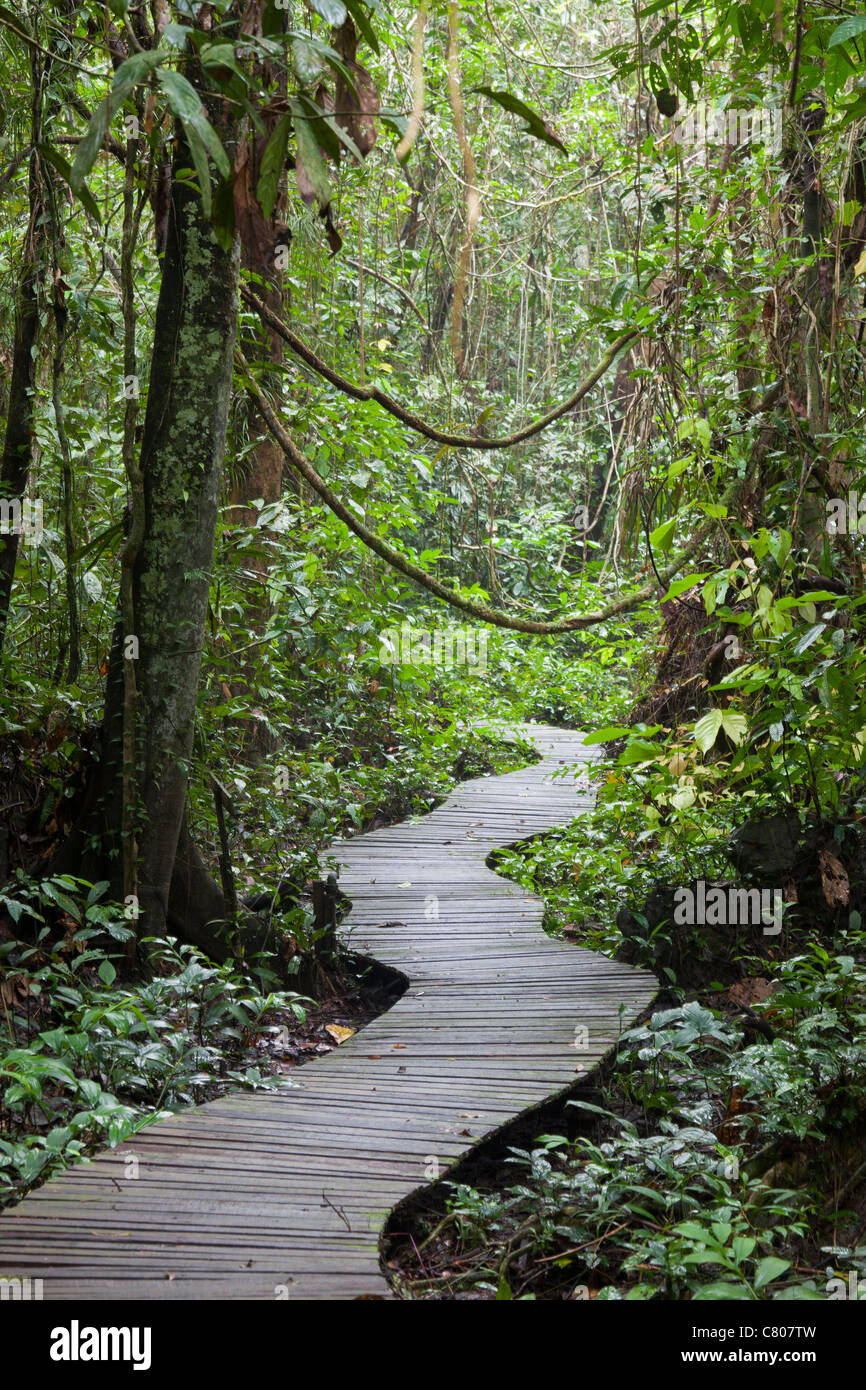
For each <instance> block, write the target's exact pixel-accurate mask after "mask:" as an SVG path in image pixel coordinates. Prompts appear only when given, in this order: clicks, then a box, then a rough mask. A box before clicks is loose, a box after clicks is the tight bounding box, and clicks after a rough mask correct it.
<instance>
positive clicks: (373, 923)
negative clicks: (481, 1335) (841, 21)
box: [0, 725, 658, 1300]
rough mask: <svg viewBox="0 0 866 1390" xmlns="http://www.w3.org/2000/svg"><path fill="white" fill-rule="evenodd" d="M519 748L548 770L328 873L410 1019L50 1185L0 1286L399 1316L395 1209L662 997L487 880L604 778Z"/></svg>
mask: <svg viewBox="0 0 866 1390" xmlns="http://www.w3.org/2000/svg"><path fill="white" fill-rule="evenodd" d="M519 727H520V729H521V731H522V732H523V733H525V734H528V735H529V736H530V737H531V738H532V739H533V740H534V741H535V743H536V744H537V746H538V748H539V750H540V751H541V753H542V755H543V760H542V761H541V762H540V763H537V764H536V765H535V766H533V767H530V768H525V769H523V770H522V771H520V772H513V773H509V774H507V775H506V776H502V777H496V778H478V779H476V780H475V781H471V782H464V783H463V784H462V785H461V786H459V787H458V788H457V789H456V790H455V791H454V792H453V793H452V795H451V796H450V797H449V798H448V800H447V801H446V802H445V803H444V804H443V805H442V806H441V807H439V808H438V809H437V810H436V811H433V812H432V813H431V814H430V815H428V816H425V817H423V819H421V820H419V821H418V822H416V823H414V824H409V823H406V824H401V825H396V826H391V827H389V828H387V829H383V830H377V831H374V832H372V833H371V834H369V835H362V836H359V837H357V838H355V839H352V840H348V841H344V842H341V843H339V844H338V845H337V846H336V847H335V848H334V850H333V851H332V852H333V853H336V854H337V856H338V857H339V859H340V861H341V864H342V865H343V867H342V869H341V875H340V886H341V888H342V889H343V891H344V892H345V893H347V894H348V896H349V897H350V898H351V899H352V903H353V906H352V910H351V912H350V914H349V916H348V917H347V918H346V919H345V921H344V923H343V926H342V936H343V938H344V939H346V940H347V941H348V944H349V945H350V946H351V948H352V949H353V950H357V951H360V952H363V953H366V954H369V955H371V956H375V957H376V959H377V960H380V961H382V962H383V963H385V964H386V965H389V966H392V967H394V968H396V969H397V970H400V971H402V973H403V974H404V975H406V976H407V977H408V980H409V988H408V989H407V992H406V993H405V994H404V996H403V997H402V998H401V999H400V1000H399V1002H398V1003H397V1004H396V1005H395V1006H394V1007H393V1008H391V1009H390V1010H389V1011H388V1012H387V1013H386V1014H384V1015H382V1016H381V1017H380V1018H378V1019H376V1020H375V1021H374V1022H373V1023H372V1024H370V1025H369V1026H368V1027H367V1028H365V1029H363V1031H362V1032H360V1033H358V1034H357V1035H356V1036H355V1037H353V1038H351V1039H350V1040H349V1041H348V1042H346V1043H344V1044H343V1045H342V1046H341V1047H339V1048H337V1049H335V1051H333V1052H332V1053H330V1054H328V1055H327V1056H326V1057H324V1058H322V1059H321V1060H320V1061H317V1062H314V1063H312V1064H311V1065H310V1066H308V1067H305V1068H304V1069H303V1071H302V1072H301V1073H299V1078H300V1079H299V1081H298V1082H297V1083H296V1085H295V1087H293V1088H291V1089H283V1090H280V1091H279V1092H266V1093H260V1094H247V1093H240V1094H237V1095H234V1096H230V1097H228V1098H227V1099H223V1100H217V1101H212V1102H210V1103H209V1104H206V1105H202V1106H199V1107H198V1108H196V1109H195V1110H191V1111H188V1112H186V1113H184V1114H182V1115H178V1116H176V1117H173V1118H171V1119H169V1120H163V1121H160V1122H158V1123H156V1124H154V1125H152V1126H149V1127H148V1128H147V1129H145V1130H144V1131H142V1133H141V1134H139V1135H136V1136H135V1137H134V1139H131V1140H129V1141H127V1142H126V1143H125V1144H122V1145H121V1146H120V1148H119V1149H117V1150H115V1151H113V1152H106V1153H103V1154H102V1155H100V1156H99V1157H98V1158H97V1159H95V1160H94V1161H93V1162H92V1163H88V1164H82V1165H79V1166H78V1167H76V1168H73V1169H71V1170H69V1171H68V1172H65V1173H62V1174H60V1175H59V1176H57V1177H55V1178H53V1179H52V1180H51V1181H50V1182H48V1183H46V1184H45V1186H44V1187H42V1188H40V1189H38V1190H37V1191H36V1192H34V1193H32V1194H31V1195H30V1196H29V1197H27V1198H26V1199H25V1200H24V1201H23V1202H21V1203H20V1204H19V1205H18V1206H17V1207H14V1208H12V1210H10V1211H8V1212H7V1213H6V1214H5V1215H3V1216H2V1217H0V1276H7V1277H8V1276H10V1275H12V1276H16V1275H17V1276H19V1277H30V1278H41V1279H42V1280H43V1293H44V1297H45V1298H74V1299H76V1300H77V1299H81V1298H111V1299H139V1298H159V1299H197V1298H253V1299H273V1298H290V1299H291V1298H357V1297H359V1296H367V1297H370V1296H372V1297H376V1296H380V1297H384V1298H387V1297H389V1296H390V1290H389V1285H388V1283H387V1280H386V1279H385V1278H384V1277H383V1275H382V1273H381V1271H380V1268H379V1249H378V1243H379V1232H380V1229H381V1227H382V1225H383V1224H384V1222H385V1219H386V1218H387V1215H388V1212H389V1211H390V1210H391V1209H392V1208H393V1207H394V1205H395V1204H396V1203H397V1202H398V1201H399V1200H401V1199H402V1198H404V1197H406V1196H407V1195H408V1194H409V1193H410V1192H412V1191H413V1190H414V1189H415V1188H418V1187H421V1186H424V1185H426V1184H427V1183H428V1182H429V1181H430V1180H431V1179H433V1178H435V1177H436V1176H437V1175H440V1176H441V1175H442V1174H443V1173H444V1172H445V1171H446V1170H447V1168H448V1167H449V1165H450V1164H452V1163H454V1162H455V1161H456V1160H457V1159H458V1158H461V1157H462V1156H463V1155H464V1154H465V1153H466V1151H467V1150H468V1149H470V1148H471V1147H472V1146H473V1144H476V1143H477V1142H478V1141H479V1140H480V1139H482V1138H484V1137H486V1136H488V1135H490V1134H491V1133H492V1132H493V1131H494V1130H496V1129H498V1128H500V1127H501V1126H502V1125H505V1124H507V1123H508V1122H509V1121H510V1120H513V1119H514V1118H515V1116H517V1115H519V1114H520V1113H521V1112H523V1111H525V1110H527V1109H529V1108H531V1107H533V1106H536V1105H539V1104H541V1103H542V1102H543V1101H547V1100H549V1099H550V1098H551V1097H552V1096H555V1095H556V1094H557V1093H559V1092H562V1091H564V1090H566V1089H567V1088H568V1087H569V1086H571V1085H572V1084H573V1083H574V1082H575V1080H576V1079H577V1077H578V1076H579V1075H580V1074H581V1073H584V1072H586V1071H588V1070H590V1069H591V1068H592V1067H593V1066H594V1065H595V1064H596V1063H597V1062H598V1061H599V1060H600V1059H601V1058H602V1057H603V1056H604V1054H605V1053H606V1052H607V1051H608V1049H609V1048H610V1047H611V1045H612V1043H613V1042H614V1040H615V1039H616V1037H617V1036H618V1034H619V1033H620V1032H621V1031H622V1030H623V1029H624V1028H627V1027H628V1026H629V1025H630V1024H631V1023H632V1021H633V1020H634V1019H635V1018H636V1017H637V1015H638V1014H640V1013H641V1012H642V1011H643V1010H644V1009H645V1008H646V1007H647V1005H648V1004H649V1003H650V1002H651V1000H652V998H653V996H654V994H655V992H656V990H657V988H658V986H657V982H656V980H655V978H654V977H653V976H652V975H649V974H648V973H647V972H646V971H642V970H636V969H633V968H632V967H630V966H626V965H621V964H619V963H617V962H615V961H611V960H608V959H607V958H606V957H604V956H601V955H597V954H595V953H593V952H590V951H586V950H583V949H581V948H579V947H576V946H569V945H566V944H564V943H561V942H558V941H555V940H552V939H551V938H549V937H548V936H546V935H545V934H544V932H543V931H542V930H541V917H542V908H541V903H540V902H539V900H538V899H537V898H534V897H527V896H526V895H525V893H524V891H523V889H521V888H519V887H518V886H516V885H515V884H513V883H510V882H508V881H507V880H505V879H502V878H501V877H499V876H498V875H496V874H494V873H493V872H491V870H489V869H488V868H487V867H486V866H485V859H486V857H487V856H488V855H489V853H490V851H491V850H492V849H493V848H494V847H496V846H498V845H506V844H509V843H512V842H513V841H515V840H520V839H524V838H526V837H528V836H530V835H534V834H537V833H539V832H540V831H544V830H547V829H550V828H552V827H553V826H556V825H560V824H562V823H564V822H567V821H569V820H570V819H571V818H572V817H574V816H575V815H578V814H579V813H580V812H581V811H582V810H585V809H586V808H587V807H589V806H590V805H591V800H592V798H591V795H590V792H589V790H588V787H587V785H586V784H585V783H583V782H582V781H581V780H580V779H579V778H577V779H575V778H574V776H573V775H572V772H571V770H570V769H571V765H572V764H574V763H577V762H581V761H586V760H587V759H588V758H590V757H591V756H592V753H591V752H590V750H588V749H585V748H584V747H583V744H582V741H581V740H582V735H581V734H579V733H576V732H572V731H570V730H562V729H553V728H549V727H546V726H543V725H521V726H519ZM557 773H558V774H563V773H566V774H567V775H565V776H559V777H557V776H556V774H557ZM133 1158H134V1159H135V1160H136V1162H133V1161H132V1159H133ZM136 1168H137V1176H133V1174H134V1173H135V1171H136Z"/></svg>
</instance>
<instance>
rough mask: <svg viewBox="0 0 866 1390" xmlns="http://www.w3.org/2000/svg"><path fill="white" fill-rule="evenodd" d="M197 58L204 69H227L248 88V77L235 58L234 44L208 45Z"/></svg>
mask: <svg viewBox="0 0 866 1390" xmlns="http://www.w3.org/2000/svg"><path fill="white" fill-rule="evenodd" d="M199 58H200V59H201V62H202V64H203V66H204V67H206V68H228V70H229V71H230V72H233V73H234V74H235V76H236V77H239V78H240V79H241V81H242V82H243V83H244V85H245V86H249V81H250V79H249V77H248V76H247V74H246V73H245V72H244V70H243V68H242V67H240V66H239V65H238V60H237V58H236V57H235V50H234V44H231V43H209V44H205V46H204V47H203V48H202V49H201V50H200V52H199Z"/></svg>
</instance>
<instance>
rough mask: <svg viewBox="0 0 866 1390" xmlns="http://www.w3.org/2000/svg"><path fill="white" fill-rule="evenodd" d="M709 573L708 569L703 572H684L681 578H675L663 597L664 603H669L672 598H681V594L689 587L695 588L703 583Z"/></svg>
mask: <svg viewBox="0 0 866 1390" xmlns="http://www.w3.org/2000/svg"><path fill="white" fill-rule="evenodd" d="M707 573H708V571H704V573H703V574H684V575H683V577H682V578H681V579H675V580H674V582H673V584H672V585H671V587H670V588H669V589H668V591H667V593H666V594H665V596H664V598H663V599H662V603H667V602H668V601H669V600H670V599H672V598H679V596H680V594H685V593H687V592H688V590H689V589H694V588H695V586H696V585H698V584H703V582H704V580H705V579H706V577H707Z"/></svg>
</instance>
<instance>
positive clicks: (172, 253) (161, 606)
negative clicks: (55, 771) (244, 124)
mask: <svg viewBox="0 0 866 1390" xmlns="http://www.w3.org/2000/svg"><path fill="white" fill-rule="evenodd" d="M188 163H189V156H188V154H187V153H186V151H185V149H184V148H183V144H182V142H181V145H180V148H179V150H178V153H177V156H176V166H175V167H176V168H178V167H181V166H184V165H186V166H188ZM237 287H238V254H237V246H236V245H235V247H234V249H233V250H232V251H231V252H228V253H227V252H225V251H223V250H222V249H221V248H220V246H219V245H218V243H217V241H216V239H215V238H214V236H213V233H212V231H211V228H210V225H209V223H208V221H207V219H206V217H205V216H204V213H203V210H202V205H201V199H200V197H199V194H198V192H197V191H196V190H195V189H194V188H192V187H190V185H189V184H188V183H187V182H185V181H179V180H178V179H177V178H176V177H175V178H174V181H173V186H172V199H171V208H170V213H169V218H168V231H167V241H166V250H165V260H164V266H163V276H162V282H161V285H160V294H159V303H158V306H157V313H156V326H155V335H154V348H153V357H152V361H151V370H150V386H149V391H148V402H147V413H146V416H145V423H144V435H143V439H142V445H141V472H142V475H143V482H144V505H145V526H144V537H143V540H142V544H141V548H140V551H139V554H138V557H137V560H136V563H135V567H134V572H133V600H134V613H135V623H136V631H135V634H134V637H133V638H132V639H131V638H130V636H129V635H127V637H126V638H125V639H124V635H123V629H122V624H121V623H120V622H118V624H117V625H116V627H115V631H114V637H113V641H112V650H111V655H110V659H109V670H108V679H107V688H106V703H105V714H104V718H103V725H102V733H101V740H100V761H99V767H98V771H97V775H96V776H95V778H94V779H93V782H92V785H91V790H90V795H89V798H88V806H87V807H86V808H85V812H84V814H83V816H82V818H81V821H80V822H79V825H78V827H77V828H76V830H75V831H74V832H73V834H72V835H71V836H70V838H69V840H68V841H67V842H66V843H65V845H64V846H63V847H62V848H61V850H60V852H59V854H58V856H57V858H56V859H55V862H54V864H53V865H52V868H53V869H54V870H57V869H66V868H71V867H72V866H73V865H74V866H75V867H76V868H77V871H78V872H80V873H82V874H83V876H84V877H86V878H95V877H97V876H99V877H104V878H108V879H109V881H110V882H111V885H112V890H113V891H114V893H115V894H116V895H118V896H119V894H120V892H121V891H122V884H121V864H122V854H121V807H122V762H123V759H122V731H123V700H124V680H123V663H124V661H128V660H134V661H136V677H137V689H138V700H137V738H136V753H137V762H136V773H137V777H136V781H137V790H138V817H137V820H138V825H137V829H138V843H139V861H138V882H139V902H138V903H137V904H132V905H131V912H130V915H131V916H135V915H136V914H137V922H138V930H139V933H140V934H146V935H153V936H159V935H162V934H163V933H164V932H165V930H166V928H167V927H168V928H171V929H172V930H174V931H177V932H178V934H179V935H182V936H183V937H184V938H185V939H187V940H190V941H193V942H194V943H195V944H197V945H199V946H201V947H202V948H204V949H205V950H207V951H208V952H209V953H210V954H211V955H213V956H215V957H217V958H218V959H224V958H225V957H226V956H227V955H229V954H230V953H231V951H232V949H233V945H234V943H233V941H232V936H231V932H232V927H233V924H231V923H229V922H228V921H227V914H226V908H225V902H224V898H223V894H222V890H221V889H220V887H219V885H218V884H217V883H216V881H215V880H214V879H213V878H212V877H211V876H210V874H209V873H208V872H207V870H206V868H205V865H204V863H203V861H202V859H201V857H200V855H199V854H198V853H197V851H196V850H195V847H194V846H193V844H192V842H191V839H190V836H189V830H188V827H187V823H186V791H187V769H188V765H189V761H190V757H191V754H192V745H193V730H194V720H195V708H196V695H197V692H198V684H199V673H200V667H201V657H202V647H203V642H204V632H205V619H206V613H207V602H208V587H209V581H210V574H211V566H212V562H213V549H214V534H215V530H216V521H217V510H218V505H219V499H220V491H221V486H222V476H223V458H224V452H225V437H226V424H227V419H228V406H229V395H230V390H231V376H232V356H233V352H234V345H235V336H236V331H237ZM263 932H264V927H263V924H261V923H259V922H257V921H254V922H253V923H252V924H251V927H250V930H248V931H247V932H246V933H245V934H244V935H245V937H246V939H247V940H248V941H249V944H250V945H251V946H253V947H256V946H260V945H263V944H264V942H263Z"/></svg>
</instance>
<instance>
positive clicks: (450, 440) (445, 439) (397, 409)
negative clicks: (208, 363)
mask: <svg viewBox="0 0 866 1390" xmlns="http://www.w3.org/2000/svg"><path fill="white" fill-rule="evenodd" d="M242 294H243V298H244V300H245V301H246V303H247V304H249V305H250V307H251V308H253V309H255V311H256V313H257V314H258V315H259V317H260V318H261V319H263V321H264V322H265V323H266V324H267V325H268V327H269V328H270V329H272V330H273V332H274V333H276V334H277V335H278V336H279V337H280V338H282V339H283V341H284V342H285V343H288V345H289V347H290V348H291V349H292V351H293V352H294V353H296V354H297V356H298V357H300V358H301V360H302V361H303V362H306V364H307V366H308V367H310V368H312V370H313V371H314V372H317V373H318V375H319V376H322V377H324V378H325V380H326V381H329V382H330V383H331V385H332V386H336V388H337V390H338V391H342V392H344V394H345V395H347V396H351V397H352V398H353V400H356V401H375V402H376V404H377V405H380V406H382V408H383V410H387V411H388V413H389V414H390V415H393V416H394V417H395V419H397V420H400V421H401V423H402V424H404V425H408V426H409V428H410V429H413V430H415V431H416V433H418V434H422V435H424V437H425V439H432V440H433V442H434V444H448V445H450V447H451V448H453V449H510V448H511V447H512V445H514V444H520V443H522V441H523V440H524V439H530V438H531V437H532V435H534V434H540V433H541V431H542V430H544V429H547V426H548V425H552V424H553V422H554V420H559V419H560V418H561V417H562V416H563V415H566V414H567V413H568V411H569V410H573V409H574V407H575V406H576V405H577V404H578V402H579V401H582V400H583V398H584V396H586V395H588V394H589V392H590V391H591V390H592V388H593V386H595V384H596V382H598V381H599V380H600V379H601V377H603V376H604V374H605V372H606V371H607V369H608V367H609V366H610V365H611V363H612V362H613V361H614V359H615V358H616V357H617V356H618V355H619V353H620V352H622V349H623V348H624V347H625V346H626V344H627V343H630V342H633V341H634V339H635V338H639V337H640V332H639V331H638V329H636V328H632V329H630V330H629V332H628V333H622V334H620V336H619V337H618V338H616V339H615V340H614V342H613V343H611V345H610V347H609V348H608V350H607V352H606V353H605V354H604V356H603V357H602V359H601V361H600V362H599V363H598V365H597V366H595V367H593V369H592V371H591V372H590V373H589V376H586V377H584V379H583V381H582V382H581V383H580V385H579V386H578V387H577V390H576V391H574V392H573V393H572V394H571V395H570V396H569V398H568V400H567V401H563V402H562V404H561V405H558V406H555V407H554V408H553V410H549V411H548V412H547V414H546V415H542V416H541V417H540V418H539V419H538V420H535V421H534V422H533V423H532V424H531V425H524V426H523V427H522V428H521V429H519V430H515V431H514V433H513V434H507V435H503V436H501V437H500V438H499V439H484V438H482V437H481V436H480V435H474V434H450V433H449V432H448V431H446V430H439V429H436V427H435V426H434V425H429V424H427V422H426V421H425V420H421V419H419V417H418V416H417V415H413V414H412V412H411V411H409V410H406V409H405V408H404V407H403V406H402V405H400V404H399V402H398V401H395V400H394V399H393V397H392V396H389V395H388V394H387V393H386V392H385V391H382V390H380V389H379V387H378V386H356V385H355V383H354V382H351V381H348V380H347V378H346V377H344V376H341V375H340V373H339V372H335V371H334V369H333V368H332V367H329V366H327V364H326V363H325V362H323V361H322V359H321V358H320V357H317V356H316V354H315V353H314V352H313V350H312V348H309V347H307V345H306V343H305V342H303V341H302V339H300V338H299V337H297V335H296V334H295V333H293V332H292V330H291V329H290V328H288V327H287V326H286V324H284V323H283V321H282V319H280V318H278V317H277V315H276V314H275V313H274V312H273V311H272V310H271V309H269V308H268V306H267V305H266V304H263V303H262V301H261V300H260V299H259V298H258V296H257V295H255V294H253V292H252V290H250V289H244V290H243V291H242Z"/></svg>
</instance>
